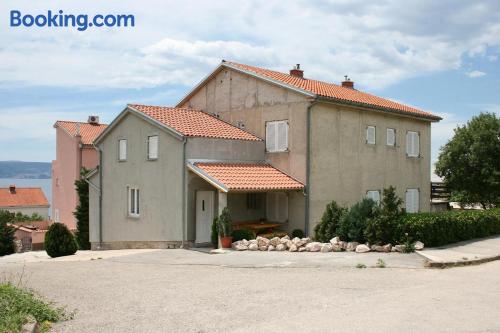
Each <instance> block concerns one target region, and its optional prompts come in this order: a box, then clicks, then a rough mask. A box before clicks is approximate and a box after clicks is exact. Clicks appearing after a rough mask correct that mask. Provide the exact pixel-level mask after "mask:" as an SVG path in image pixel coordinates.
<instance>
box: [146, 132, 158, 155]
mask: <svg viewBox="0 0 500 333" xmlns="http://www.w3.org/2000/svg"><path fill="white" fill-rule="evenodd" d="M152 139H156V151H155V150H154V149H152V147H151V145H152V142H153V141H152ZM159 147H160V138H159V136H158V135H149V136H148V160H150V161H154V160H157V159H158V155H159Z"/></svg>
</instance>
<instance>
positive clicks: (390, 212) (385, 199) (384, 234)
mask: <svg viewBox="0 0 500 333" xmlns="http://www.w3.org/2000/svg"><path fill="white" fill-rule="evenodd" d="M402 204H403V200H401V198H399V197H398V196H397V195H396V188H394V187H393V186H390V187H389V188H387V189H384V191H383V194H382V202H381V204H380V209H379V212H378V214H377V215H376V216H374V217H372V218H370V219H368V221H367V222H366V227H365V230H364V234H365V237H366V239H367V240H368V242H369V243H371V244H388V243H392V244H395V243H397V242H399V241H400V240H401V230H400V225H401V217H402V216H403V215H404V210H403V209H402V208H401V205H402Z"/></svg>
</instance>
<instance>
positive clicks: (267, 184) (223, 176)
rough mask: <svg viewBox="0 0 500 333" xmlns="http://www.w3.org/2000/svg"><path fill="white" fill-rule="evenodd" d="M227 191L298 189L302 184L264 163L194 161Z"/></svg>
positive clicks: (195, 164)
mask: <svg viewBox="0 0 500 333" xmlns="http://www.w3.org/2000/svg"><path fill="white" fill-rule="evenodd" d="M194 166H195V167H196V168H198V169H200V170H201V171H203V173H205V174H206V175H208V176H209V177H210V178H212V179H214V180H215V181H217V182H218V183H220V184H222V185H223V186H225V187H226V188H227V190H228V191H236V192H237V191H271V190H300V189H303V188H304V184H302V183H301V182H299V181H298V180H295V179H294V178H292V177H290V176H288V175H287V174H285V173H283V172H281V171H279V170H278V169H276V168H274V167H273V166H271V165H270V164H265V163H230V162H223V163H222V162H195V163H194Z"/></svg>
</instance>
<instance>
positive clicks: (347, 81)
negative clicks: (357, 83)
mask: <svg viewBox="0 0 500 333" xmlns="http://www.w3.org/2000/svg"><path fill="white" fill-rule="evenodd" d="M342 87H344V88H349V89H354V82H353V81H351V79H350V78H349V77H348V76H347V75H344V81H342Z"/></svg>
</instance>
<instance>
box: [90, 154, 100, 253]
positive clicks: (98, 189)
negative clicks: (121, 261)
mask: <svg viewBox="0 0 500 333" xmlns="http://www.w3.org/2000/svg"><path fill="white" fill-rule="evenodd" d="M92 147H93V148H94V149H95V150H97V153H98V154H99V187H98V190H99V250H100V249H101V248H102V149H101V148H100V147H97V146H96V145H95V144H92ZM87 182H88V183H89V184H91V185H93V186H94V187H96V186H95V185H94V184H92V183H90V181H87Z"/></svg>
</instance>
